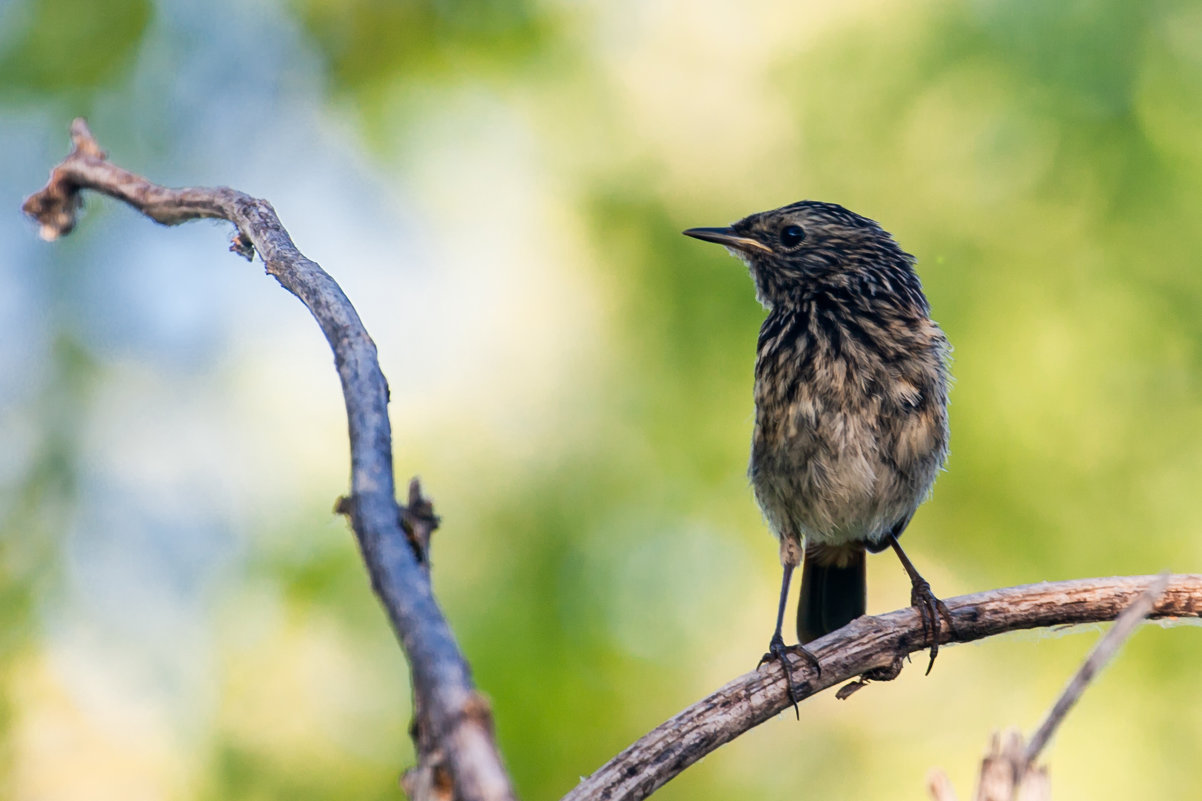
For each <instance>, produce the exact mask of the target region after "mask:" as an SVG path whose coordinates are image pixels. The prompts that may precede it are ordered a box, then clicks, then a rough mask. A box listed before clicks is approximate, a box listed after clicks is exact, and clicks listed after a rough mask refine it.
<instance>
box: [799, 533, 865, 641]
mask: <svg viewBox="0 0 1202 801" xmlns="http://www.w3.org/2000/svg"><path fill="white" fill-rule="evenodd" d="M867 593H868V582H867V577H866V575H865V571H864V546H863V544H860V543H853V544H851V545H836V546H830V545H807V546H806V554H805V562H804V563H803V565H802V569H801V599H800V601H799V602H798V604H797V639H798V641H799V642H800V643H802V644H803V645H804V644H805V643H807V642H809V641H810V640H816V639H818V638H819V637H821V636H822V635H824V634H829V633H831V632H832V631H834V630H835V629H839V628H842V627H843V626H845V625H847V624H848V623H850V622H851V621H852V620H854V619H856V618H857V617H859V616H860V615H862V614H864V608H865V605H866V602H867V601H866V599H867Z"/></svg>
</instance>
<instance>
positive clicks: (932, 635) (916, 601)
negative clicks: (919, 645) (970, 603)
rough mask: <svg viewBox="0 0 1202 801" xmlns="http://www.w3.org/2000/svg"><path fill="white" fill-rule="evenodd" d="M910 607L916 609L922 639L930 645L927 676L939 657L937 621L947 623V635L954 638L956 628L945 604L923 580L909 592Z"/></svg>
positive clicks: (916, 583)
mask: <svg viewBox="0 0 1202 801" xmlns="http://www.w3.org/2000/svg"><path fill="white" fill-rule="evenodd" d="M910 605H911V606H913V607H915V608H917V609H918V615H919V617H920V618H921V619H922V637H923V639H924V640H926V641H927V642H929V643H930V644H931V661H930V662H928V663H927V675H929V674H930V672H931V668H933V667H934V666H935V657H936V656H938V655H939V619H940V618H943V620H944V622H946V623H947V630H948V633H949V634H950V635H951V636H952V638H954V637H955V636H956V627H955V624H954V623H952V612H951V610H950V609H948V608H947V604H945V603H944V602H943V601H941V600H939V599H938V598H936V597H935V593H933V592H931V585H930V583H928V582H927V581H926V580H925V579H919V580H918V581H915V582H914V586H913V588H912V589H911V590H910Z"/></svg>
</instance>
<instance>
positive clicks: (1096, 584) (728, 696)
mask: <svg viewBox="0 0 1202 801" xmlns="http://www.w3.org/2000/svg"><path fill="white" fill-rule="evenodd" d="M1159 579H1160V577H1158V576H1122V577H1117V578H1098V579H1080V580H1077V581H1062V582H1056V583H1051V584H1031V585H1027V586H1025V587H1011V588H1009V589H1003V590H991V591H989V592H981V593H977V594H975V595H962V596H960V597H958V598H947V599H945V600H946V602H947V606H948V608H949V609H950V610H951V613H952V618H953V620H954V621H955V629H956V636H955V637H954V638H952V637H950V636H948V635H949V632H948V631H947V630H946V627H940V630H941V634H942V637H941V640H942V641H943V642H952V641H955V642H971V641H972V640H979V639H983V638H985V637H991V636H993V635H995V634H1002V633H1005V632H1008V631H1015V630H1018V629H1032V628H1040V627H1043V626H1060V625H1070V624H1075V623H1097V622H1100V621H1106V620H1113V619H1114V618H1116V617H1117V616H1118V615H1119V614H1120V613H1121V612H1122V611H1123V610H1124V609H1125V608H1126V607H1127V606H1128V605H1130V604H1131V603H1132V601H1134V600H1135V599H1136V598H1137V597H1138V596H1139V595H1140V594H1141V593H1142V592H1143V591H1144V590H1145V589H1147V587H1148V586H1149V585H1150V584H1152V582H1154V581H1157V580H1159ZM1200 615H1202V575H1195V574H1186V575H1177V576H1171V577H1170V578H1169V582H1168V587H1167V588H1166V589H1165V591H1164V595H1162V596H1161V598H1160V600H1158V601H1157V602H1156V603H1155V605H1154V606H1153V608H1152V612H1151V615H1150V617H1154V618H1167V617H1195V618H1196V617H1199V616H1200ZM926 647H927V644H926V642H925V641H924V634H923V629H922V620H921V618H920V617H919V615H918V612H917V611H915V610H914V609H913V608H910V609H903V610H900V611H897V612H890V613H889V614H887V615H880V616H878V617H862V618H859V619H857V620H854V621H852V622H851V623H850V624H848V625H847V626H845V627H843V628H842V629H839V630H838V631H836V632H834V633H832V634H828V635H827V636H825V637H822V638H821V639H818V640H815V641H814V642H812V643H810V644H808V645H807V646H806V648H807V649H808V650H810V651H811V652H812V653H813V654H814V655H815V656H816V657H818V659H819V661H820V662H821V664H822V675H821V676H818V675H815V672H814V669H813V667H811V666H810V664H809V662H807V661H806V660H804V659H802V658H800V657H798V656H796V655H794V656H791V657H790V659H791V660H792V667H793V680H794V682H795V684H796V685H797V689H798V691H799V692H798V695H799V700H800V699H801V698H807V697H809V696H811V695H814V694H815V693H817V692H819V691H821V690H824V689H826V688H828V687H831V686H834V685H836V684H840V683H842V682H845V681H847V680H849V679H854V678H856V677H857V676H863V675H864V674H869V676H870V677H871V676H872V675H874V674H875V675H877V676H881V677H891V676H896V675H897V672H898V671H900V669H901V666H902V662H903V658H904V657H905V656H906V655H908V654H911V653H913V652H915V651H921V650H923V649H924V648H926ZM862 686H863V683H862V680H861V682H858V683H853V684H851V685H848V686H847V687H844V688H843V690H842V691H841V694H842V697H846V696H847V695H848V694H850V693H849V692H848V691H849V690H853V691H854V689H858V688H859V687H862ZM790 706H792V701H790V700H789V697H788V692H787V690H786V687H785V679H784V676H783V674H782V673H781V671H780V669H779V668H778V667H776V666H775V664H772V665H771V666H768V667H766V668H765V669H764V670H763V671H762V672H761V671H755V672H752V673H748V674H745V675H743V676H740V677H739V678H737V679H735V680H734V681H732V682H730V683H729V684H727V685H726V686H725V687H722V688H721V689H719V690H718V691H717V692H715V693H714V694H713V695H711V696H709V697H708V698H706V699H704V700H701V701H699V702H697V703H696V704H693V705H692V706H691V707H689V708H688V709H685V710H684V711H683V712H681V713H679V714H678V715H676V716H675V717H673V718H671V719H670V720H668V721H666V722H665V723H663V724H661V725H660V726H658V727H656V728H655V729H654V730H652V731H651V732H649V733H648V734H647V735H645V736H644V737H643V738H642V739H640V740H639V741H638V742H636V743H634V744H633V745H631V746H630V747H629V748H627V749H626V750H625V751H623V752H622V753H620V754H618V755H617V756H616V757H614V758H613V759H612V760H610V761H609V762H608V763H606V764H605V765H603V766H602V767H601V768H600V769H598V770H597V771H596V772H595V773H593V774H592V775H591V776H589V777H588V778H586V779H584V780H583V781H581V782H580V784H578V785H577V786H576V787H575V788H574V789H573V790H572V791H571V792H570V793H568V794H567V795H566V796H564V797H563V801H585V799H606V801H640V799H643V798H646V797H647V796H648V795H650V794H651V793H652V792H654V791H655V790H656V789H658V788H659V787H661V786H662V785H663V784H664V783H666V782H667V781H668V780H670V779H671V778H673V777H674V776H676V774H678V773H680V772H681V771H682V770H684V769H685V768H687V767H688V766H689V765H691V764H693V763H694V762H696V761H697V760H698V759H701V758H702V757H703V756H705V755H706V754H708V753H710V752H711V751H713V750H715V749H716V748H718V747H719V746H721V745H723V744H725V743H727V742H730V741H731V740H733V739H734V738H736V737H738V736H739V735H740V734H743V733H744V732H746V731H747V730H749V729H751V728H752V727H754V726H758V725H759V724H761V723H763V722H764V721H766V720H768V719H769V718H771V717H774V716H775V715H777V714H779V713H780V712H781V711H782V710H784V709H787V708H788V707H790Z"/></svg>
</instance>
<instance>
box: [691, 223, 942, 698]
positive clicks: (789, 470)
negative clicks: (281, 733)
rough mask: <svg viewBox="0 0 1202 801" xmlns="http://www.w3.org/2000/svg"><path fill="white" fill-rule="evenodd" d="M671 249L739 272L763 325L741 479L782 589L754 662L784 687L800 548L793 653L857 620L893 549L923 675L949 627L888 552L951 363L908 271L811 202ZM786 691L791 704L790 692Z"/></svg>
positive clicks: (937, 456) (938, 456)
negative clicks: (703, 252) (692, 246)
mask: <svg viewBox="0 0 1202 801" xmlns="http://www.w3.org/2000/svg"><path fill="white" fill-rule="evenodd" d="M684 233H685V234H686V235H688V236H692V237H696V238H697V239H703V240H706V241H708V242H716V243H718V244H720V245H725V246H726V248H727V249H728V250H729V251H730V252H731V253H732V254H734V255H735V256H737V257H739V258H740V259H742V260H743V261H744V262H746V263H747V266H748V268H749V269H750V271H751V277H752V279H753V280H754V281H755V287H756V296H757V298H758V299H759V301H760V303H762V304H763V305H764V307H765V308H766V309H768V316H767V318H766V319H765V320H764V323H763V325H762V326H761V328H760V337H759V344H758V345H757V348H756V361H755V433H754V435H753V437H752V444H751V465H750V468H749V471H748V472H749V475H750V477H751V483H752V486H753V487H754V489H755V497H756V500H757V501H758V502H759V505H760V508H761V509H762V510H763V513H764V517H765V518H766V519H767V521H768V525H769V526H770V527H771V528H772V531H773V533H774V534H775V535H776V536H777V537H778V538H779V539H780V556H781V564H782V565H783V566H784V576H783V579H782V581H781V592H780V606H779V608H778V610H777V617H776V630H775V633H774V634H773V636H772V641H771V643H770V645H769V648H768V653H767V654H765V655H764V659H765V660H769V659H777V660H779V661H780V663H781V666H782V668H784V670H785V672H786V675H788V673H789V669H788V662H787V661H786V659H785V654H786V652H787V651H788V650H791V649H788V648H786V647H785V645H784V641H783V639H782V637H781V626H782V624H783V621H784V614H785V599H786V596H787V595H788V591H789V579H790V577H791V576H792V573H793V569H794V568H795V567H796V566H797V565H798V564H799V563H800V562H801V561H802V545H803V543H804V546H805V550H804V553H805V567H804V568H803V570H802V574H801V600H800V603H799V605H798V609H797V637H798V640H799V641H800V643H801V645H804V644H805V643H807V642H810V641H811V640H814V639H816V638H818V637H821V636H822V635H824V634H827V633H829V632H831V631H834V630H835V629H838V628H840V627H842V626H844V625H845V624H847V623H848V622H850V621H851V620H853V619H854V618H856V617H859V616H860V615H862V614H864V607H865V595H866V586H865V574H864V556H865V551H871V552H873V553H876V552H878V551H881V550H884V549H885V548H886V547H892V548H893V550H894V551H895V552H896V553H897V555H898V557H899V558H900V559H901V562H902V566H903V567H905V569H906V572H907V573H908V574H909V575H910V580H911V582H912V584H913V591H912V593H911V598H910V602H911V603H912V604H913V605H914V606H916V607H918V609H919V611H920V613H921V615H922V621H923V628H924V630H925V631H926V632H927V635H928V637H929V638H930V639H929V641H930V643H931V664H932V665H933V664H934V661H935V655H936V654H937V653H938V649H939V617H940V616H941V615H942V616H943V617H944V618H945V619H946V620H947V622H948V625H949V627H950V626H951V615H950V613H949V612H948V610H947V607H946V606H944V604H943V603H942V602H941V601H940V600H939V599H938V598H936V597H935V595H934V594H933V593H932V592H931V588H930V585H929V584H928V583H927V582H926V581H925V580H924V579H923V578H922V576H920V575H919V574H918V571H917V570H915V569H914V565H913V564H912V563H911V562H910V560H909V559H908V558H907V557H906V555H905V553H904V552H903V551H902V549H901V546H900V545H899V544H898V541H897V538H898V537H900V536H901V533H902V531H904V530H905V528H906V525H907V524H908V523H909V522H910V518H911V517H912V516H913V515H914V511H915V510H916V509H917V508H918V506H919V504H921V503H922V502H923V501H924V500H925V499H926V497H927V495H929V494H930V491H931V486H932V484H933V483H934V481H935V476H936V474H937V473H938V472H939V469H940V468H941V467H942V466H943V463H944V460H945V459H946V458H947V441H948V426H947V384H948V366H947V365H948V354H949V347H948V342H947V339H946V337H944V335H943V332H942V331H941V330H940V328H939V326H938V325H936V324H935V323H934V322H933V321H932V320H931V318H930V312H929V306H928V304H927V299H926V297H925V296H924V295H923V293H922V284H921V282H920V281H919V280H918V275H917V274H916V273H915V272H914V257H913V256H911V255H909V254H908V253H906V252H905V251H903V250H902V249H901V248H900V247H899V246H898V244H897V243H896V242H895V241H894V240H893V237H892V236H890V235H889V234H888V233H886V232H885V231H884V230H883V229H882V228H881V227H880V226H879V225H877V224H876V223H875V222H873V221H872V220H870V219H868V218H867V217H861V216H860V215H858V214H855V213H853V212H851V211H848V210H847V209H845V208H843V207H842V206H838V205H836V204H834V203H819V202H815V201H811V200H804V201H801V202H800V203H794V204H792V205H789V206H785V207H783V208H780V209H776V210H774V211H766V212H762V213H760V214H752V215H751V216H749V217H746V218H744V219H742V220H740V221H739V222H737V223H735V224H734V225H732V226H730V227H729V228H690V229H689V230H687V231H685V232H684ZM798 649H799V650H800V651H801V652H802V654H803V655H805V656H806V657H807V658H808V659H809V660H810V661H811V663H812V664H814V665H815V667H817V666H818V663H817V661H816V660H815V659H814V657H813V656H812V655H811V654H810V653H809V651H807V650H806V649H805V648H801V647H800V646H798ZM761 664H762V663H761ZM927 670H928V672H929V671H930V667H929V666H928V668H927ZM789 684H790V693H793V686H792V677H791V676H790V677H789ZM794 697H795V696H794Z"/></svg>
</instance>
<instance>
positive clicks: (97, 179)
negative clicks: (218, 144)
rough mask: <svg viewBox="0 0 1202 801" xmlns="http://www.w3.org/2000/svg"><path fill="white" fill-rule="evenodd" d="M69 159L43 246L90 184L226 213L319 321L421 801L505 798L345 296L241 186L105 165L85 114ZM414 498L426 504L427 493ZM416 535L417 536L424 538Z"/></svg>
mask: <svg viewBox="0 0 1202 801" xmlns="http://www.w3.org/2000/svg"><path fill="white" fill-rule="evenodd" d="M71 141H72V143H73V144H74V147H73V149H72V152H71V154H70V155H68V156H67V157H66V158H65V159H64V160H63V161H62V163H60V164H59V165H58V166H56V167H55V168H54V169H53V170H52V171H51V173H50V180H49V182H48V183H47V184H46V186H45V188H43V189H42V190H41V191H40V192H37V193H36V194H34V195H32V196H30V197H29V198H28V199H27V200H26V201H25V205H24V207H23V208H24V211H25V213H26V214H28V215H29V216H30V217H32V218H34V219H35V220H36V221H37V222H38V225H39V233H40V234H41V236H42V238H43V239H46V240H53V239H57V238H58V237H60V236H63V235H65V234H67V233H69V232H70V231H71V230H72V229H73V228H74V227H75V223H76V220H77V215H78V213H79V209H80V193H81V191H82V190H85V189H91V190H93V191H96V192H100V193H102V194H106V195H109V196H110V197H114V198H116V199H118V200H120V201H123V202H124V203H127V204H129V205H130V206H132V207H133V208H135V209H137V210H138V211H140V212H142V213H143V214H145V215H146V216H147V217H150V218H151V219H153V220H156V221H158V222H161V223H164V224H166V225H175V224H178V223H182V222H187V221H189V220H196V219H202V218H219V219H224V220H229V221H230V222H231V223H233V224H234V226H235V227H236V228H237V233H236V234H235V236H234V240H233V245H232V246H231V248H230V249H231V250H233V251H234V252H236V253H238V254H240V255H242V256H244V257H246V258H247V259H251V258H253V256H254V254H255V252H256V251H257V252H258V253H259V255H260V256H261V257H262V258H263V262H264V264H265V265H266V269H267V273H268V274H269V275H271V276H273V277H274V278H275V279H276V280H277V281H279V282H280V284H281V285H282V286H283V287H284V288H285V289H287V290H288V291H289V292H291V293H293V294H294V295H296V296H297V297H298V298H299V299H300V300H301V302H302V303H304V304H305V306H306V307H307V308H308V309H309V311H310V312H311V313H312V314H313V317H314V318H315V319H316V320H317V323H318V325H320V326H321V330H322V331H323V332H324V333H325V336H326V340H327V341H328V342H329V343H330V347H331V348H332V349H333V351H334V361H335V364H336V366H337V369H338V375H339V378H340V379H341V381H342V391H343V396H344V398H345V400H346V412H347V421H348V427H349V433H350V450H351V494H350V496H349V498H347V499H344V500H343V501H341V502H340V503H339V506H338V508H339V510H340V511H343V512H345V513H346V514H347V516H348V517H349V518H350V521H351V526H352V528H353V529H354V531H355V536H356V538H357V540H358V542H359V548H360V550H361V551H362V553H363V560H364V562H365V563H366V565H367V570H368V573H369V574H370V575H371V582H372V587H373V588H374V589H375V591H376V594H377V595H378V596H379V598H380V601H381V603H382V604H383V605H384V608H385V610H386V611H387V613H388V617H389V620H390V621H391V622H392V626H393V629H394V630H395V631H396V634H397V637H398V638H399V639H400V642H401V646H402V647H403V648H404V651H405V655H406V656H407V657H408V660H409V664H410V667H411V675H412V681H413V691H414V709H415V712H416V716H415V717H416V720H415V724H416V732H417V735H418V736H417V737H416V738H415V739H416V741H417V752H418V760H419V762H418V766H417V767H416V768H414V770H413V772H412V775H411V777H410V778H411V781H410V782H409V784H410V786H411V792H412V794H413V797H414V798H421V799H425V798H440V797H445V795H446V793H450V792H453V794H454V796H455V797H456V798H460V799H479V800H480V801H484V800H485V799H488V800H489V801H505V800H507V799H512V798H513V797H514V793H513V788H512V785H511V782H510V779H509V776H508V774H507V773H506V770H505V767H504V764H503V763H502V760H501V755H500V752H499V751H498V749H497V745H496V740H495V738H494V736H493V730H492V716H491V713H490V712H489V709H488V705H487V703H486V702H485V700H484V699H483V697H482V696H481V695H480V694H479V692H477V690H476V688H475V686H474V684H473V683H472V679H471V675H470V673H469V671H468V666H467V662H466V661H465V660H464V658H463V655H462V654H461V653H460V651H459V647H458V646H457V645H456V643H455V640H454V637H452V635H451V630H450V628H449V627H448V626H447V623H446V620H445V618H444V617H443V615H442V612H441V610H440V609H439V608H438V604H437V603H436V602H435V600H434V596H433V594H432V593H431V590H430V580H429V576H428V574H427V572H426V570H425V569H424V568H423V567H422V565H421V564H419V560H418V558H415V554H421V555H423V556H424V554H425V551H426V548H427V546H428V538H429V533H430V531H432V530H433V525H434V522H433V521H436V520H437V518H436V517H435V516H434V514H433V509H432V508H428V504H425V505H422V504H415V503H414V502H413V501H411V504H410V507H411V510H412V507H413V506H414V505H418V506H421V509H419V510H418V512H417V517H416V518H415V520H417V523H416V524H415V525H414V526H413V529H414V530H413V537H414V540H415V541H416V542H417V543H419V544H418V545H417V546H414V545H411V544H410V539H409V537H408V536H407V535H406V532H405V531H404V529H403V526H402V522H401V520H402V518H401V509H400V507H399V506H398V505H397V502H396V494H395V481H394V477H393V468H392V433H391V429H390V426H389V422H388V408H387V404H388V385H387V383H386V381H385V379H384V374H383V373H382V372H381V371H380V365H379V361H378V360H377V358H376V346H375V343H374V342H372V340H371V337H370V336H368V334H367V330H366V329H365V328H364V327H363V323H362V322H361V321H360V320H359V315H358V313H356V311H355V308H354V307H353V306H352V305H351V302H350V300H348V299H347V297H346V295H345V294H344V293H343V291H342V289H341V288H340V287H339V286H338V284H337V283H336V282H335V281H334V279H333V278H331V277H330V276H329V275H328V274H327V273H326V272H325V271H324V270H322V269H321V267H320V266H318V265H317V264H316V263H315V262H313V261H310V260H309V259H307V258H305V256H304V255H303V254H302V253H301V252H300V251H299V250H297V248H296V246H295V245H294V244H293V243H292V238H291V237H290V236H289V234H288V232H287V230H285V228H284V226H283V225H282V224H281V223H280V220H279V218H278V217H277V216H276V213H275V210H274V209H273V208H272V207H271V204H270V203H268V202H267V201H265V200H260V199H258V198H254V197H251V196H250V195H247V194H244V193H242V192H239V191H237V190H234V189H229V188H226V187H216V188H203V187H201V188H196V187H193V188H184V189H170V188H167V187H163V186H159V185H158V184H154V183H151V182H150V181H148V180H146V179H145V178H143V177H141V176H139V175H135V174H134V173H132V172H129V171H128V170H124V169H122V168H120V167H117V166H116V165H114V164H112V163H111V162H109V161H108V159H107V156H106V154H105V153H104V151H103V150H102V149H101V148H100V146H99V145H98V144H97V142H96V140H95V139H94V138H93V136H92V134H91V132H90V131H89V130H88V127H87V125H86V124H85V123H84V121H83V120H82V119H77V120H75V122H74V123H72V125H71ZM410 498H411V499H413V498H417V499H418V500H419V501H420V500H422V499H421V491H420V488H419V487H418V486H417V485H416V484H414V485H412V486H411V488H410ZM419 530H420V532H421V533H420V534H419V533H418V531H419Z"/></svg>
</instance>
